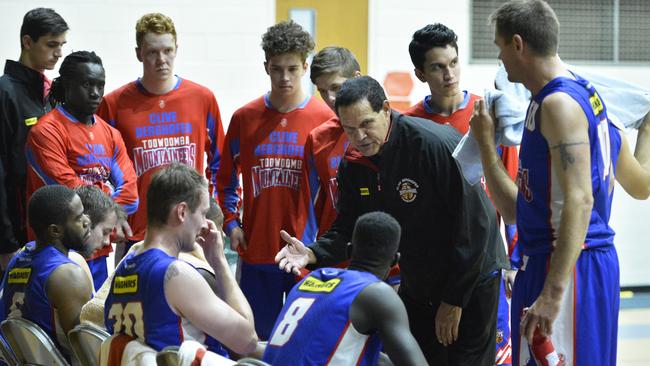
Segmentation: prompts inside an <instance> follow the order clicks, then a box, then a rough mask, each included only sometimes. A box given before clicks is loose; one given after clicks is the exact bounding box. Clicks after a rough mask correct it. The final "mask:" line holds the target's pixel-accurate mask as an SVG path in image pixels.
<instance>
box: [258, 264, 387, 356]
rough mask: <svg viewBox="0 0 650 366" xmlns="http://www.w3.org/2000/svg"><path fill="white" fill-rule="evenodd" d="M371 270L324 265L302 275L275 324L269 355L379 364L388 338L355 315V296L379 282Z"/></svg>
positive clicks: (267, 352) (268, 347) (268, 350)
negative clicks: (369, 330) (364, 330)
mask: <svg viewBox="0 0 650 366" xmlns="http://www.w3.org/2000/svg"><path fill="white" fill-rule="evenodd" d="M379 281H380V280H379V278H377V277H376V276H375V275H373V274H371V273H368V272H360V271H354V270H344V269H339V268H321V269H318V270H316V271H314V272H312V273H311V274H310V275H309V276H307V277H306V278H304V279H303V280H302V281H300V282H299V283H298V284H296V286H295V287H294V288H293V289H292V290H291V292H290V293H289V295H288V296H287V301H286V302H285V305H284V307H283V308H282V312H281V313H280V316H278V320H277V321H276V323H275V326H274V327H273V332H272V333H271V337H270V338H269V343H268V345H267V347H266V351H265V352H264V361H266V362H268V363H270V364H273V365H286V366H291V365H314V366H315V365H319V366H322V365H340V364H345V365H362V366H363V365H375V364H376V363H377V359H378V357H379V352H380V350H381V346H382V343H381V341H380V339H379V336H378V335H377V334H372V335H366V334H361V333H359V332H358V331H357V330H356V329H355V328H354V325H353V324H352V322H351V321H350V307H351V306H352V302H354V299H355V298H356V297H357V295H359V293H360V292H361V291H363V289H365V288H366V287H368V286H369V285H372V284H374V283H377V282H379Z"/></svg>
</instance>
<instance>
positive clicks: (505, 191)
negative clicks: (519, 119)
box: [469, 99, 517, 224]
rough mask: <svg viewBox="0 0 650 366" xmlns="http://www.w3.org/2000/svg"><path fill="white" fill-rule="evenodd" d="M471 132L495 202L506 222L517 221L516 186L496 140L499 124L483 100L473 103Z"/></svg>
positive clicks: (512, 222)
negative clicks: (502, 158)
mask: <svg viewBox="0 0 650 366" xmlns="http://www.w3.org/2000/svg"><path fill="white" fill-rule="evenodd" d="M469 123H470V126H471V128H472V130H471V131H472V135H473V136H474V138H475V139H476V142H477V143H478V146H479V151H480V154H481V164H482V165H483V174H484V175H485V180H486V181H487V185H488V188H489V189H490V196H491V198H492V201H493V202H494V204H495V205H496V206H497V209H498V210H499V213H500V214H501V216H502V217H503V221H504V222H505V223H506V224H514V223H515V216H516V203H517V185H516V184H515V183H514V182H513V181H512V178H510V176H509V175H508V171H507V170H506V168H505V167H504V166H503V161H502V160H501V157H500V156H499V155H498V153H497V147H496V145H495V143H494V129H495V127H496V123H495V121H494V119H493V118H492V116H491V115H490V113H489V111H488V109H487V106H486V105H485V101H484V100H482V99H481V100H477V101H476V102H475V103H474V112H473V114H472V119H471V120H470V121H469Z"/></svg>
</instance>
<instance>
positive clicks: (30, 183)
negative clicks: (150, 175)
mask: <svg viewBox="0 0 650 366" xmlns="http://www.w3.org/2000/svg"><path fill="white" fill-rule="evenodd" d="M93 119H94V122H93V123H92V124H91V125H87V124H85V123H81V122H79V121H78V120H77V119H76V118H75V117H74V116H72V115H71V114H70V113H68V112H67V111H66V110H65V109H64V108H63V107H61V106H59V107H57V108H55V109H54V110H52V111H51V112H50V113H48V114H46V115H44V116H43V117H41V118H40V119H39V121H38V123H37V124H36V125H35V126H34V127H33V128H32V129H31V130H30V133H29V136H28V137H27V143H26V146H25V155H26V157H27V165H28V166H27V194H26V196H27V201H29V197H31V195H32V193H34V192H35V191H36V190H37V189H39V188H40V187H42V186H45V185H50V184H62V185H65V186H68V187H70V188H76V187H78V186H81V185H94V186H97V187H99V188H100V189H101V190H103V191H104V192H106V193H107V194H108V195H110V196H111V197H112V198H113V200H115V202H117V203H118V204H120V205H121V206H122V207H124V209H125V211H126V212H127V213H128V214H133V213H134V212H136V210H137V209H138V205H139V199H138V190H137V186H136V176H135V172H134V171H133V164H131V160H129V157H128V155H127V150H126V148H125V146H124V141H123V140H122V136H121V135H120V133H119V132H118V131H117V130H115V129H114V128H112V127H111V126H109V125H108V124H107V123H106V122H104V121H103V120H102V119H101V118H100V117H99V116H97V115H94V116H93ZM112 251H113V248H112V247H111V246H106V247H104V248H101V249H99V250H97V251H95V253H94V255H93V257H98V256H104V255H108V254H109V253H110V252H112Z"/></svg>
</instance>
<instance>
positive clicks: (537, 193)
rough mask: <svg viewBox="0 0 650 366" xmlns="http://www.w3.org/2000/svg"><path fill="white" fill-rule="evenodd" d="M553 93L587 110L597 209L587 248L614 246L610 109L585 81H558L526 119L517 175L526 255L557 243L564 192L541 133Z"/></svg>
mask: <svg viewBox="0 0 650 366" xmlns="http://www.w3.org/2000/svg"><path fill="white" fill-rule="evenodd" d="M553 93H565V94H567V95H569V96H571V97H572V98H573V99H574V100H575V101H576V102H577V103H578V104H579V105H580V107H581V108H582V110H583V112H584V114H585V116H586V118H587V121H588V131H587V132H588V135H589V144H590V155H591V157H590V159H591V183H592V186H591V190H592V195H593V207H592V210H591V215H590V216H591V217H590V220H589V227H588V229H587V235H586V238H585V242H584V245H583V248H585V249H586V248H596V247H603V246H610V245H613V244H614V231H613V230H612V228H611V227H610V226H609V216H610V211H611V201H612V189H613V180H614V169H615V165H614V162H615V161H616V160H617V158H618V149H619V148H620V142H619V143H618V145H619V147H618V148H617V147H615V146H614V145H612V142H611V138H610V136H611V132H612V127H611V122H610V121H609V120H608V118H607V110H606V108H605V105H604V104H603V102H602V99H601V98H600V96H599V95H598V93H597V92H596V90H595V89H594V87H593V86H592V85H591V84H590V83H589V82H588V81H586V80H584V79H582V78H581V77H579V76H577V75H576V76H575V80H573V79H570V78H566V77H558V78H555V79H553V80H551V81H550V82H549V83H548V84H546V85H545V86H544V88H542V90H541V91H540V92H539V93H538V94H537V95H535V96H534V97H533V99H532V100H531V102H530V105H529V107H528V111H527V114H526V123H525V128H524V134H523V138H522V142H521V150H520V153H519V157H520V167H519V174H518V176H517V184H518V186H519V192H518V194H517V228H518V233H519V240H520V243H521V244H522V249H523V253H524V254H526V255H529V256H530V255H535V254H542V253H549V252H550V251H551V250H552V246H553V242H554V241H555V240H556V239H557V235H558V232H559V226H560V216H561V212H562V207H563V205H564V193H563V192H562V189H561V187H560V184H559V181H558V177H557V175H556V173H555V171H554V169H553V166H552V162H551V154H550V151H549V146H548V142H547V141H546V139H545V138H544V136H543V135H542V133H541V130H540V123H541V109H540V108H539V107H540V106H541V105H542V103H543V101H544V98H546V97H547V96H548V95H551V94H553Z"/></svg>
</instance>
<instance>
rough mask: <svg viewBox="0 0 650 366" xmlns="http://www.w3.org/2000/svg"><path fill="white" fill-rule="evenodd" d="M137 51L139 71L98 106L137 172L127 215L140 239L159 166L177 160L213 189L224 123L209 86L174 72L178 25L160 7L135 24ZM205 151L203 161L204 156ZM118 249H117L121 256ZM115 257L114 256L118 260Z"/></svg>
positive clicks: (143, 230) (98, 112) (145, 223)
mask: <svg viewBox="0 0 650 366" xmlns="http://www.w3.org/2000/svg"><path fill="white" fill-rule="evenodd" d="M135 32H136V35H135V37H136V43H137V46H136V48H135V54H136V56H137V58H138V61H140V62H141V63H142V70H143V72H142V77H140V78H138V79H137V80H135V81H132V82H130V83H128V84H126V85H124V86H122V87H120V88H119V89H117V90H115V91H113V92H111V93H110V94H108V95H106V96H105V97H104V100H103V102H102V104H101V105H100V107H99V110H98V111H97V114H98V115H100V116H101V117H102V118H103V119H104V120H105V121H108V123H110V124H111V125H112V126H113V127H115V128H116V129H117V130H118V131H120V133H121V134H122V137H123V138H124V143H125V145H126V149H127V151H128V154H129V157H130V158H131V160H132V161H133V166H134V168H135V173H136V175H137V176H138V194H139V196H140V207H139V209H138V210H137V211H136V213H135V214H133V215H131V217H130V218H129V223H130V225H131V228H132V230H133V236H132V237H130V238H129V239H131V240H132V242H133V241H140V240H142V239H144V233H145V228H146V225H147V210H146V207H147V202H146V201H147V199H146V196H147V195H146V193H147V187H149V182H150V181H151V177H152V176H153V174H154V173H155V172H156V171H157V170H158V169H160V167H162V166H164V165H167V164H170V163H172V162H180V163H183V164H186V165H189V166H191V167H193V168H195V169H196V170H197V171H198V172H199V173H202V172H203V171H204V169H205V175H206V177H207V178H208V181H209V183H210V188H211V192H213V193H214V182H215V176H216V171H217V169H218V168H219V161H220V147H221V144H222V141H223V126H222V125H221V114H220V112H219V106H218V105H217V100H216V99H215V97H214V94H212V92H211V91H210V90H209V89H207V88H205V87H203V86H201V85H198V84H196V83H194V82H192V81H189V80H186V79H183V78H181V77H179V76H176V75H175V74H174V60H175V59H176V53H177V51H178V44H177V38H176V28H175V27H174V23H173V22H172V20H171V19H170V18H169V17H167V16H165V15H163V14H160V13H150V14H145V15H143V16H142V17H141V18H140V19H139V20H138V22H137V23H136V25H135ZM206 154H207V162H208V165H207V167H204V159H205V155H206ZM121 255H122V253H119V252H118V255H116V260H118V261H119V259H120V258H121ZM116 263H117V262H116Z"/></svg>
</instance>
